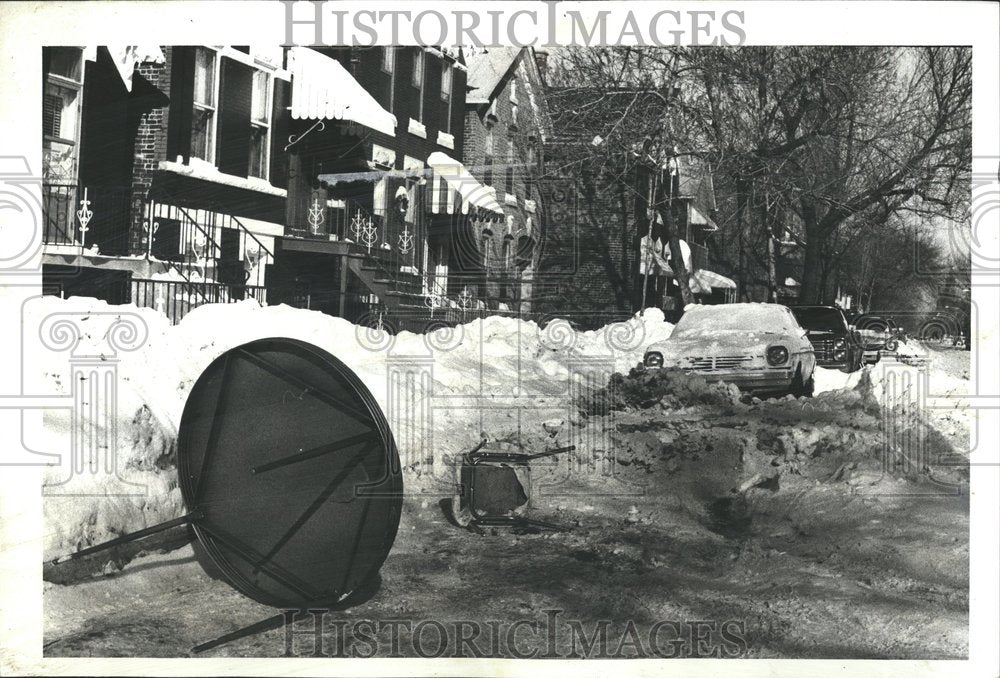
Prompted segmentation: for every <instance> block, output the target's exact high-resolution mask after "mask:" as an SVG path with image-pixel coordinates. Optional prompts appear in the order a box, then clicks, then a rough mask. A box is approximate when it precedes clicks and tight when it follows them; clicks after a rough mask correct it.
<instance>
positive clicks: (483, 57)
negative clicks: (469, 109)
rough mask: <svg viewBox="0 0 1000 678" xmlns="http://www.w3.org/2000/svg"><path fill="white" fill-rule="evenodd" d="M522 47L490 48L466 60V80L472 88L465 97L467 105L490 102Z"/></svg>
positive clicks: (469, 56) (471, 55) (467, 57)
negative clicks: (467, 70)
mask: <svg viewBox="0 0 1000 678" xmlns="http://www.w3.org/2000/svg"><path fill="white" fill-rule="evenodd" d="M522 49H523V48H521V47H490V48H487V49H484V50H481V51H479V52H476V53H475V54H469V55H467V56H466V58H465V64H466V66H467V67H468V69H469V75H468V78H467V80H466V82H467V83H468V86H469V87H470V88H471V89H470V91H469V93H468V94H466V95H465V103H467V104H486V103H489V102H490V99H491V98H492V96H493V91H494V90H495V89H496V87H497V85H499V84H500V81H501V80H502V79H503V76H504V75H505V74H506V73H507V71H508V70H510V67H511V65H512V64H513V63H514V61H516V60H517V58H518V56H519V55H520V54H521V50H522Z"/></svg>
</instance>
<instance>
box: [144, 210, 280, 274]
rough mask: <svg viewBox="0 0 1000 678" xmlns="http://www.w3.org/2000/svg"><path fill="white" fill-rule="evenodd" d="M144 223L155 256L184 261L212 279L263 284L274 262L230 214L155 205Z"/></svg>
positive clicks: (149, 244) (151, 251)
mask: <svg viewBox="0 0 1000 678" xmlns="http://www.w3.org/2000/svg"><path fill="white" fill-rule="evenodd" d="M146 224H147V227H148V228H149V241H148V252H149V254H150V255H151V256H152V257H154V258H156V259H160V260H163V261H167V262H179V263H183V264H185V267H186V269H187V270H188V271H197V273H198V275H199V276H200V277H202V278H205V279H206V280H209V281H213V282H221V283H227V284H245V285H251V286H253V285H257V286H260V285H263V284H264V276H265V271H266V269H267V265H268V264H270V263H272V262H273V261H274V253H273V252H272V251H271V249H270V248H269V247H267V245H265V244H264V243H263V242H262V241H261V240H260V238H258V237H257V235H256V234H254V233H253V232H251V231H250V229H249V228H247V227H246V225H245V224H244V223H243V222H242V221H240V220H239V218H237V217H236V216H234V215H232V214H227V213H224V212H219V211H216V210H214V209H202V208H197V209H196V208H187V207H183V206H180V205H177V204H174V203H172V202H171V203H167V202H162V201H161V202H151V203H150V204H149V206H148V207H147V212H146ZM182 273H184V272H183V271H182ZM185 277H187V278H190V277H191V276H190V275H188V274H186V273H185Z"/></svg>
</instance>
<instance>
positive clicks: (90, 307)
mask: <svg viewBox="0 0 1000 678" xmlns="http://www.w3.org/2000/svg"><path fill="white" fill-rule="evenodd" d="M28 313H29V314H30V315H29V321H28V326H31V325H32V324H34V323H37V322H41V319H43V318H46V317H47V316H49V315H51V314H75V315H77V316H82V317H83V318H85V320H83V321H82V322H80V323H78V324H80V325H83V326H86V325H87V323H88V322H90V321H98V320H99V318H97V317H96V316H95V317H93V318H89V317H88V314H102V313H103V314H107V313H118V314H135V315H138V316H139V317H140V318H141V319H142V321H143V322H144V323H145V325H146V327H147V331H148V337H147V339H146V341H145V342H144V343H143V344H142V345H141V347H139V348H138V349H137V350H135V351H134V352H128V353H119V354H118V355H117V359H118V360H119V361H120V362H119V363H118V365H117V377H118V378H117V381H116V383H117V389H116V397H117V402H116V404H115V416H114V417H112V418H111V419H109V420H108V421H103V420H102V421H100V422H94V423H93V426H94V427H95V430H96V429H101V428H102V427H104V428H107V427H110V426H112V425H113V426H115V427H117V445H116V453H117V457H116V464H117V467H118V469H119V473H118V476H117V477H109V476H108V475H107V474H97V475H94V474H74V473H72V472H71V470H70V467H69V463H70V460H69V459H68V457H69V455H68V454H67V452H68V451H69V449H70V444H69V441H70V436H71V434H72V431H73V421H72V418H71V410H59V411H55V412H53V413H52V414H51V415H49V416H46V418H45V430H44V432H43V433H42V435H41V438H40V439H41V440H42V441H43V443H42V445H43V447H44V448H45V449H47V450H53V451H56V452H57V453H58V454H61V455H62V463H60V464H57V465H55V466H52V467H50V468H49V470H48V473H47V474H46V477H45V485H46V491H47V492H48V493H49V494H52V493H53V492H55V491H58V493H59V494H61V495H69V496H63V497H53V496H49V497H47V498H46V502H45V513H46V523H47V526H48V527H47V530H46V539H45V557H46V558H49V557H53V556H56V555H60V554H62V553H65V552H67V551H72V550H76V549H78V548H80V547H83V546H86V545H88V544H92V543H96V542H99V541H102V540H105V539H108V538H111V537H113V536H116V535H117V534H120V533H122V532H125V531H131V530H135V529H138V528H141V527H145V526H147V525H151V524H154V523H157V522H160V521H162V520H165V519H168V518H171V517H175V516H176V515H178V514H179V513H180V512H181V511H182V505H181V499H180V493H179V490H178V488H177V482H176V471H175V467H174V464H175V458H174V457H175V441H176V436H177V428H178V426H179V424H180V419H181V414H182V412H183V408H184V404H185V401H186V399H187V395H188V393H189V392H190V390H191V387H192V386H193V384H194V382H195V380H197V378H198V376H199V375H200V374H201V373H202V371H203V370H204V369H205V368H206V367H207V366H208V365H209V364H210V363H211V362H212V361H213V360H215V359H216V358H217V357H218V356H220V355H222V354H223V353H224V352H225V351H227V350H229V349H231V348H233V347H234V346H238V345H241V344H244V343H247V342H249V341H253V340H255V339H261V338H265V337H274V336H281V337H289V338H293V339H300V340H302V341H306V342H309V343H311V344H314V345H316V346H319V347H320V348H323V349H324V350H326V351H328V352H329V353H331V354H332V355H334V356H336V357H338V358H339V359H340V360H342V361H343V362H344V363H345V364H347V365H348V366H349V367H351V368H352V369H353V370H354V371H355V372H356V374H357V375H358V377H359V378H360V379H361V380H362V381H363V382H364V383H365V385H366V386H367V387H368V388H369V389H370V390H371V392H372V394H373V395H374V397H375V398H376V400H377V401H378V402H379V404H380V405H381V407H382V409H383V411H384V412H386V414H387V416H389V418H390V420H391V419H392V415H391V413H389V412H388V407H387V405H388V402H389V397H388V387H387V384H388V372H389V369H390V368H389V366H390V362H391V361H398V360H404V361H405V360H406V359H407V357H415V358H420V359H423V360H427V359H428V358H429V359H430V363H431V365H432V369H433V383H432V388H431V390H430V391H429V392H422V393H419V394H417V397H418V398H431V397H438V396H453V397H458V398H459V401H460V402H461V404H462V407H456V408H450V409H448V410H447V411H444V412H442V413H440V414H439V415H436V416H435V419H434V423H433V424H434V431H433V434H434V436H435V438H434V446H433V454H435V455H441V456H444V455H447V454H451V453H454V452H458V451H461V449H464V448H467V447H469V446H471V444H474V443H475V442H476V441H477V440H478V439H479V436H480V435H481V433H480V432H481V431H482V430H484V429H489V431H490V434H491V435H493V436H496V435H498V434H502V433H504V432H508V433H509V432H510V431H517V429H518V426H519V421H518V418H515V417H512V415H511V413H510V412H511V411H510V410H492V409H491V406H490V405H489V402H490V401H492V400H495V399H497V398H504V397H520V398H524V397H529V398H530V397H534V396H539V397H544V396H549V397H555V398H556V399H558V398H560V397H563V396H565V395H566V394H567V393H568V392H569V390H570V389H569V387H568V385H569V383H570V382H586V381H587V379H592V375H588V374H587V373H586V371H585V370H577V369H575V368H574V364H575V363H577V362H582V364H584V365H589V364H591V363H588V360H591V361H592V360H598V361H599V363H600V365H601V368H602V369H603V370H604V372H605V373H606V372H608V371H609V370H612V369H613V370H618V371H627V370H628V369H629V368H631V367H633V366H635V365H636V364H637V363H638V362H640V361H641V359H642V355H643V352H644V350H645V347H646V346H647V345H648V344H650V343H652V342H655V341H659V340H662V339H663V338H665V337H667V336H668V335H669V334H670V331H671V329H672V325H670V324H668V323H666V322H664V319H663V314H662V312H660V311H658V310H655V309H654V310H647V311H646V313H645V314H644V315H643V316H642V317H635V318H632V319H631V320H629V321H627V322H619V323H614V324H611V325H609V326H607V327H604V328H601V329H599V330H593V331H587V332H576V331H574V330H573V329H572V328H571V326H570V325H569V323H568V322H566V321H562V320H555V321H552V322H550V323H548V324H547V325H546V326H544V327H539V326H538V325H537V324H536V323H534V322H532V321H524V320H517V319H511V318H501V317H489V318H485V319H477V320H474V321H472V322H470V323H467V324H465V325H459V326H457V327H454V328H448V329H442V330H438V331H436V332H433V333H431V334H428V335H418V334H413V333H410V332H401V333H399V334H398V335H395V336H391V335H388V334H387V333H379V332H375V331H374V330H371V329H370V328H364V327H357V326H355V325H353V324H351V323H350V322H348V321H346V320H344V319H341V318H334V317H331V316H327V315H324V314H322V313H319V312H315V311H305V310H301V309H294V308H291V307H288V306H269V307H261V306H260V305H259V304H258V303H257V302H255V301H243V302H240V303H235V304H218V305H205V306H201V307H199V308H196V309H194V310H193V311H191V312H190V313H189V314H188V315H186V316H185V317H184V319H183V320H182V321H181V322H180V323H179V324H178V325H176V326H170V325H169V323H168V322H167V320H166V318H165V317H163V316H162V315H160V314H159V313H157V312H156V311H153V310H151V309H140V308H136V307H135V306H109V305H107V304H105V303H104V302H101V301H98V300H94V299H90V298H79V297H74V298H70V299H66V300H62V299H57V298H55V297H44V298H42V299H39V300H36V302H34V303H32V304H31V305H30V306H29V308H28ZM93 325H94V326H95V327H97V326H99V323H98V322H94V323H93ZM90 339H92V340H93V341H94V342H96V344H99V343H100V342H101V341H102V340H103V339H104V337H101V336H97V337H93V338H90ZM26 364H27V365H29V366H30V367H29V369H32V368H34V371H35V372H36V373H37V374H38V375H40V378H39V379H38V380H36V383H35V388H36V389H37V390H36V392H38V393H48V394H53V393H57V394H66V393H67V384H68V383H69V381H70V367H69V361H68V358H67V355H66V354H65V353H64V352H56V351H52V350H46V349H45V348H44V347H42V346H35V347H34V355H31V356H28V357H27V358H26ZM608 376H610V375H608ZM603 385H604V384H603V383H601V384H591V386H593V387H594V388H599V387H601V386H603ZM463 396H464V397H465V400H462V398H461V397H463ZM470 405H471V406H470ZM480 406H481V407H480ZM563 411H564V412H565V411H566V409H565V408H564V410H563ZM535 415H537V417H538V418H540V419H539V421H538V422H532V423H531V424H530V426H531V427H536V428H538V429H539V430H541V418H549V417H551V410H548V411H547V412H542V411H541V410H538V411H537V412H528V413H526V414H525V415H523V416H522V417H521V422H520V423H521V424H522V425H524V417H528V418H530V417H532V416H535ZM543 415H544V416H543ZM490 417H494V418H499V420H498V421H485V422H484V418H486V419H489V418H490ZM536 424H537V426H536ZM418 433H419V431H418ZM397 438H398V440H399V444H400V455H401V457H402V458H403V459H404V464H405V460H407V459H414V458H416V452H417V450H418V449H423V446H424V444H425V442H428V441H424V440H422V439H421V437H420V435H416V436H405V437H403V438H401V437H399V436H397ZM410 447H413V448H414V449H410Z"/></svg>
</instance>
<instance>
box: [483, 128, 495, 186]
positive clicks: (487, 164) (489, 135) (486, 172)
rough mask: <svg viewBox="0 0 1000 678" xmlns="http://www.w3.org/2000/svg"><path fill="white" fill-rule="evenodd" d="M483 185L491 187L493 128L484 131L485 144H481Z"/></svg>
mask: <svg viewBox="0 0 1000 678" xmlns="http://www.w3.org/2000/svg"><path fill="white" fill-rule="evenodd" d="M483 151H484V157H483V167H484V169H483V183H484V184H486V185H487V186H492V185H493V128H492V127H491V128H489V129H488V130H486V142H485V143H484V144H483Z"/></svg>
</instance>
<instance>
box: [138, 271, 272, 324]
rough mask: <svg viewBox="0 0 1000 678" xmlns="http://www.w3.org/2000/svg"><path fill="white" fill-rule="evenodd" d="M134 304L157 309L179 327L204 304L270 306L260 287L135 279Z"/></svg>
mask: <svg viewBox="0 0 1000 678" xmlns="http://www.w3.org/2000/svg"><path fill="white" fill-rule="evenodd" d="M131 295H132V296H131V299H132V303H133V304H135V305H136V306H139V307H142V308H154V309H156V310H158V311H160V312H161V313H163V314H164V315H166V316H167V317H168V318H169V319H170V322H171V323H174V324H176V323H177V322H178V321H180V319H181V318H183V317H184V316H185V315H186V314H187V313H188V312H189V311H191V310H192V309H195V308H197V307H198V306H201V305H203V304H227V303H235V302H237V301H243V300H244V299H256V300H257V302H259V303H260V304H261V305H266V304H267V290H266V289H265V288H264V287H262V286H259V285H227V284H224V283H217V282H209V281H200V282H188V281H185V280H148V279H143V278H133V279H132V289H131Z"/></svg>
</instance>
